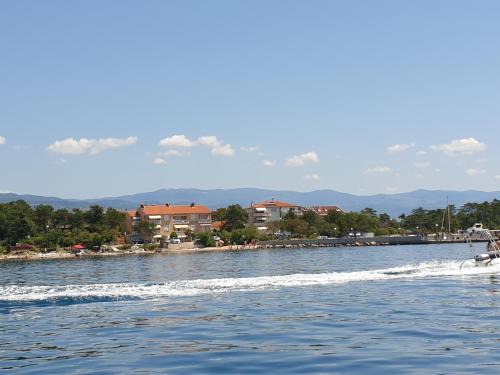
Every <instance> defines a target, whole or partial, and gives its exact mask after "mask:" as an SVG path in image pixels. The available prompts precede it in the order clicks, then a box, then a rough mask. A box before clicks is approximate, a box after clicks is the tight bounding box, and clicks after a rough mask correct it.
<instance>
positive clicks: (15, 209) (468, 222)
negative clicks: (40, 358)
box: [0, 200, 500, 252]
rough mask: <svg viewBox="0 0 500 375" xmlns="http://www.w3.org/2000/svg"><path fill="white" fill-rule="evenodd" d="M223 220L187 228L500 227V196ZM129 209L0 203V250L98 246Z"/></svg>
mask: <svg viewBox="0 0 500 375" xmlns="http://www.w3.org/2000/svg"><path fill="white" fill-rule="evenodd" d="M213 217H214V219H215V220H217V221H221V222H222V223H223V225H222V227H221V229H220V230H219V231H217V232H215V233H214V234H213V233H210V232H206V233H191V232H189V233H188V235H189V236H188V237H189V238H190V239H193V240H195V239H196V240H197V241H198V242H199V243H200V244H202V245H203V246H215V245H216V239H214V235H215V238H217V237H218V239H217V241H222V242H223V243H224V244H238V245H241V244H244V243H249V242H253V241H259V240H266V239H271V238H274V237H275V236H276V235H278V236H279V235H284V236H290V237H293V238H315V237H316V236H327V237H342V236H349V235H353V234H354V235H357V234H358V233H373V234H375V235H395V234H399V235H405V234H430V233H436V232H439V231H442V230H443V229H444V230H445V231H447V230H448V220H449V223H450V229H451V231H452V232H457V231H458V230H463V229H466V228H468V227H471V226H472V225H473V224H474V223H478V222H482V223H483V224H484V226H485V227H486V228H490V229H496V228H500V200H493V201H491V202H483V203H467V204H465V205H464V206H462V207H460V208H456V207H455V206H449V210H448V209H446V208H443V209H435V210H428V209H424V208H421V207H420V208H416V209H414V210H413V211H412V212H411V213H410V214H408V215H401V216H400V217H398V218H397V219H395V218H391V217H390V216H389V215H388V214H386V213H378V212H376V211H375V210H373V209H371V208H366V209H364V210H362V211H360V212H337V211H330V212H328V214H327V215H318V214H317V213H316V212H314V211H304V213H303V215H296V214H294V213H288V214H287V215H286V216H285V217H284V218H283V219H282V220H281V221H277V222H271V223H269V224H268V227H269V229H270V230H269V231H268V232H267V233H261V231H257V230H256V229H255V228H253V227H249V226H248V225H247V222H248V214H247V212H246V211H245V210H244V209H243V208H242V207H241V206H239V205H230V206H228V207H226V208H221V209H218V210H217V211H215V212H214V213H213ZM124 225H125V214H124V213H123V212H121V211H118V210H116V209H114V208H107V209H104V208H103V207H101V206H98V205H93V206H91V207H89V209H87V210H80V209H73V210H68V209H64V208H62V209H54V208H53V207H52V206H50V205H38V206H36V207H32V206H30V205H29V204H28V203H26V202H25V201H22V200H19V201H15V202H10V203H3V204H0V251H4V252H5V251H7V250H8V249H9V248H10V247H11V246H14V245H16V244H17V243H25V244H28V245H33V246H35V247H36V248H38V249H42V250H57V249H60V248H67V247H71V246H73V245H76V244H85V245H86V246H87V247H99V246H101V245H103V244H106V243H110V242H114V241H116V239H117V237H119V236H121V235H122V234H123V233H124V231H125V228H124ZM139 230H140V232H141V233H142V234H143V235H145V236H147V235H148V234H151V233H152V231H153V230H154V226H153V225H152V224H151V223H149V222H146V221H143V222H141V223H140V224H139ZM176 235H177V234H176V233H175V234H174V233H172V235H171V238H176Z"/></svg>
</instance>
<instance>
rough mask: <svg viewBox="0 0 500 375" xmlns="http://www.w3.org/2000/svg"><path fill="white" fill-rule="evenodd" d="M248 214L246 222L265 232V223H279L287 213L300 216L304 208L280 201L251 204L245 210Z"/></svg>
mask: <svg viewBox="0 0 500 375" xmlns="http://www.w3.org/2000/svg"><path fill="white" fill-rule="evenodd" d="M246 211H247V213H248V222H249V224H250V225H252V226H254V227H255V228H257V229H258V230H267V229H268V227H267V223H270V222H273V221H280V220H281V219H283V218H284V217H285V215H286V214H287V213H290V212H293V213H294V214H295V215H297V216H300V215H302V213H303V211H304V208H303V207H301V206H299V205H296V204H291V203H287V202H282V201H275V200H270V201H264V202H260V203H255V204H254V203H252V205H251V206H250V207H248V208H247V209H246Z"/></svg>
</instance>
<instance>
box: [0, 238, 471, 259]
mask: <svg viewBox="0 0 500 375" xmlns="http://www.w3.org/2000/svg"><path fill="white" fill-rule="evenodd" d="M313 242H314V243H313ZM456 243H464V242H463V241H435V242H423V241H422V242H420V243H390V242H376V241H364V242H358V241H355V242H352V243H343V244H338V243H335V244H333V243H318V242H317V241H296V242H295V243H283V242H280V243H272V244H270V243H265V242H264V243H259V244H255V245H231V246H229V245H227V246H219V247H191V248H181V249H168V248H158V249H155V250H132V251H130V250H123V251H107V252H101V253H87V254H73V253H69V252H51V253H42V252H26V253H17V254H1V255H0V262H4V261H12V260H45V259H54V260H56V259H57V260H59V259H90V258H107V257H119V256H141V255H157V254H162V255H168V254H193V253H204V252H224V251H246V250H273V249H298V248H304V249H315V248H332V249H337V248H351V247H356V248H357V247H374V246H375V247H382V246H395V245H417V244H418V245H446V244H456Z"/></svg>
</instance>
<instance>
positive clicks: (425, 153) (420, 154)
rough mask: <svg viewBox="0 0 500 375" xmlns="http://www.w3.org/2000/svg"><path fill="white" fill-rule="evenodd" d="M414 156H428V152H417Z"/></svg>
mask: <svg viewBox="0 0 500 375" xmlns="http://www.w3.org/2000/svg"><path fill="white" fill-rule="evenodd" d="M416 154H417V155H418V156H425V155H427V154H428V152H427V151H424V150H419V151H417V152H416Z"/></svg>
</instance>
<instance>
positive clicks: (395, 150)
mask: <svg viewBox="0 0 500 375" xmlns="http://www.w3.org/2000/svg"><path fill="white" fill-rule="evenodd" d="M413 147H415V143H401V144H395V145H393V146H389V147H387V152H388V153H389V154H399V153H401V152H405V151H408V150H409V149H411V148H413Z"/></svg>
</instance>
